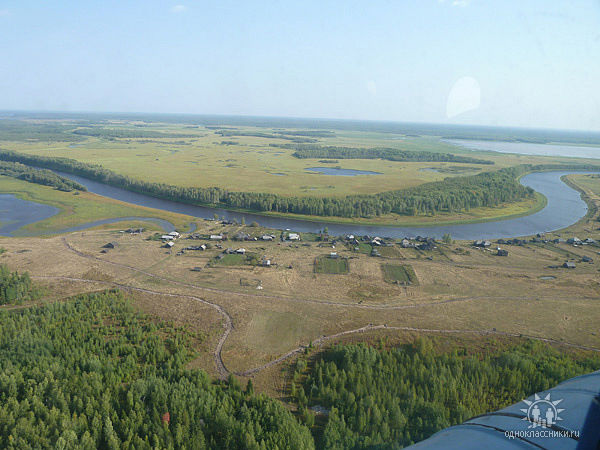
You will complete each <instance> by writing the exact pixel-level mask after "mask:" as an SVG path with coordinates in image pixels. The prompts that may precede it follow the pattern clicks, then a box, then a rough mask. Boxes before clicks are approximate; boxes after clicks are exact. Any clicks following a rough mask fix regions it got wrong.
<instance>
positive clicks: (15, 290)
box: [0, 249, 40, 305]
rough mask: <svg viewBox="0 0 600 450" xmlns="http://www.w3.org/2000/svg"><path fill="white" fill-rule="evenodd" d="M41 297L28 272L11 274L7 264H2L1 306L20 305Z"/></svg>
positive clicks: (0, 279) (0, 280)
mask: <svg viewBox="0 0 600 450" xmlns="http://www.w3.org/2000/svg"><path fill="white" fill-rule="evenodd" d="M2 250H4V249H2ZM4 251H5V250H4ZM4 251H1V252H0V253H4ZM39 295H40V291H39V289H38V288H37V287H36V286H35V285H34V284H33V283H32V281H31V278H29V274H28V273H27V272H25V273H23V274H19V273H18V272H11V271H10V269H9V268H8V267H7V266H6V265H5V264H0V305H6V304H10V305H20V304H21V303H23V302H24V301H27V300H33V299H36V298H38V297H39Z"/></svg>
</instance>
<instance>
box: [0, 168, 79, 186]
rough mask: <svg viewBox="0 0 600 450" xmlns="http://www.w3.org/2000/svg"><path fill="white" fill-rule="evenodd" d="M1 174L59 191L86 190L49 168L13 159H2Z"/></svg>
mask: <svg viewBox="0 0 600 450" xmlns="http://www.w3.org/2000/svg"><path fill="white" fill-rule="evenodd" d="M0 175H4V176H7V177H13V178H18V179H19V180H25V181H29V182H30V183H36V184H42V185H45V186H52V187H53V188H55V189H58V190H59V191H64V192H70V191H73V190H77V191H85V190H86V188H85V187H84V186H82V185H81V184H79V183H77V182H75V181H72V180H69V179H68V178H65V177H61V176H60V175H57V174H55V173H54V172H52V171H51V170H48V169H35V168H33V167H30V166H26V165H25V164H21V163H18V162H11V161H0Z"/></svg>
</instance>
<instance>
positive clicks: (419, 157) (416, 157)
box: [271, 144, 494, 165]
mask: <svg viewBox="0 0 600 450" xmlns="http://www.w3.org/2000/svg"><path fill="white" fill-rule="evenodd" d="M271 146H272V147H280V148H286V149H291V150H295V152H294V153H293V156H295V157H296V158H300V159H306V158H329V159H385V160H388V161H407V162H417V161H423V162H456V163H464V164H488V165H491V164H494V163H493V161H489V160H486V159H479V158H472V157H470V156H462V155H454V154H452V153H440V152H427V151H406V150H399V149H396V148H387V147H376V148H358V147H335V146H330V145H329V146H323V145H317V144H271Z"/></svg>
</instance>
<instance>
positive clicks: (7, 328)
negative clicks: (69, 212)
mask: <svg viewBox="0 0 600 450" xmlns="http://www.w3.org/2000/svg"><path fill="white" fill-rule="evenodd" d="M0 323H1V324H2V326H1V327H0V442H1V443H2V444H0V446H2V447H3V448H9V449H27V448H58V449H72V448H90V449H91V448H102V449H121V448H123V449H125V448H136V449H155V448H161V449H163V448H164V449H186V448H187V449H192V448H193V449H203V448H212V449H224V448H230V449H259V450H262V449H264V450H267V449H269V450H271V449H280V450H283V449H312V448H314V441H313V438H312V436H311V434H310V432H309V430H308V429H307V428H306V427H305V426H303V425H301V424H299V423H298V421H297V420H296V419H295V418H294V417H293V416H292V414H291V413H290V412H289V411H288V410H286V409H285V408H284V407H283V405H282V404H281V403H279V402H277V401H275V400H272V399H270V398H268V397H266V396H264V395H255V394H254V393H253V389H252V387H251V386H247V387H246V389H245V390H243V389H241V387H240V386H239V384H238V383H237V382H236V381H235V380H234V379H231V380H230V381H229V382H228V383H225V382H220V383H215V382H213V381H211V379H210V378H209V377H208V375H207V374H206V373H204V372H203V371H200V370H187V369H186V368H185V367H186V364H187V363H188V362H189V361H190V359H191V358H192V356H193V354H192V353H191V352H190V350H189V348H190V343H191V342H192V341H193V340H194V339H198V336H196V335H194V334H192V333H190V332H187V331H185V330H183V329H180V328H176V327H173V326H172V325H169V324H167V323H164V322H156V321H152V320H150V319H149V318H148V317H145V316H143V315H141V314H139V313H136V312H134V310H133V309H132V308H131V307H130V306H128V303H127V302H126V300H125V299H124V297H123V295H122V294H121V293H119V292H116V291H107V292H102V293H94V294H87V295H80V296H78V297H76V298H75V299H74V300H72V301H67V302H61V303H55V304H50V305H46V306H43V307H32V308H28V309H24V310H19V311H0Z"/></svg>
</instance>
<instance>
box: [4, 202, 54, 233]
mask: <svg viewBox="0 0 600 450" xmlns="http://www.w3.org/2000/svg"><path fill="white" fill-rule="evenodd" d="M59 212H60V209H58V208H55V207H54V206H48V205H43V204H42V203H36V202H32V201H29V200H21V199H20V198H17V197H15V196H14V195H13V194H0V235H2V236H9V235H10V234H11V233H13V232H14V231H16V230H18V229H19V228H21V227H24V226H25V225H29V224H30V223H34V222H39V221H40V220H44V219H48V218H49V217H52V216H54V215H55V214H58V213H59Z"/></svg>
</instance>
